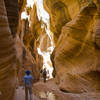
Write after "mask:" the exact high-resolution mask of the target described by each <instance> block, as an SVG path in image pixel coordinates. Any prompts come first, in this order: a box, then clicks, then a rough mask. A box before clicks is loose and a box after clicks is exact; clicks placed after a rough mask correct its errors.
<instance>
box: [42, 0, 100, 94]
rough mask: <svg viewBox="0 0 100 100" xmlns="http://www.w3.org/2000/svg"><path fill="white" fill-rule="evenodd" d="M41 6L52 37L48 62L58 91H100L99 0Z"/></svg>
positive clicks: (46, 1) (64, 0)
mask: <svg viewBox="0 0 100 100" xmlns="http://www.w3.org/2000/svg"><path fill="white" fill-rule="evenodd" d="M44 7H45V9H46V10H47V11H48V13H49V14H50V27H51V31H52V32H53V33H54V38H55V49H54V51H53V54H52V56H51V60H52V62H53V66H54V69H55V71H54V73H55V74H56V79H57V82H58V83H59V87H60V89H61V90H64V91H66V92H75V93H76V92H87V91H99V92H100V77H99V76H100V61H99V60H100V59H99V57H100V49H99V46H100V38H99V36H100V27H99V26H100V1H99V0H94V1H93V0H55V1H54V0H44ZM62 9H63V10H62ZM64 19H66V20H64ZM63 22H64V23H63ZM59 23H60V25H59ZM59 26H60V27H59ZM52 27H53V29H52ZM57 29H58V30H57ZM59 30H60V31H59ZM55 74H54V75H55Z"/></svg>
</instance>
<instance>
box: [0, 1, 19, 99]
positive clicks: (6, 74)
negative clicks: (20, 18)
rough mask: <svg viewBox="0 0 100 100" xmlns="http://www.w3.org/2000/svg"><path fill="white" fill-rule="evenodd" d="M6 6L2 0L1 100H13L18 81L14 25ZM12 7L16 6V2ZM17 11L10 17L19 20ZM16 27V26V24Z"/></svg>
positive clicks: (0, 11) (0, 5) (0, 7)
mask: <svg viewBox="0 0 100 100" xmlns="http://www.w3.org/2000/svg"><path fill="white" fill-rule="evenodd" d="M5 1H6V0H5ZM15 1H16V0H15ZM8 2H9V1H8ZM17 4H18V3H17V2H16V5H17ZM5 5H6V4H5V2H4V0H0V100H11V98H13V95H14V88H15V79H16V78H15V67H16V50H15V45H14V41H13V38H12V35H11V32H12V30H13V29H14V28H12V26H13V25H12V24H11V27H10V25H9V21H8V17H7V14H8V13H7V10H6V6H7V7H8V6H9V5H6V6H5ZM12 5H13V6H14V0H13V2H12ZM15 9H17V8H15ZM15 9H9V11H8V12H12V13H11V16H10V17H12V18H15V19H17V16H16V17H14V13H13V10H15ZM14 26H16V25H15V23H14ZM11 28H12V29H11ZM15 32H16V31H15Z"/></svg>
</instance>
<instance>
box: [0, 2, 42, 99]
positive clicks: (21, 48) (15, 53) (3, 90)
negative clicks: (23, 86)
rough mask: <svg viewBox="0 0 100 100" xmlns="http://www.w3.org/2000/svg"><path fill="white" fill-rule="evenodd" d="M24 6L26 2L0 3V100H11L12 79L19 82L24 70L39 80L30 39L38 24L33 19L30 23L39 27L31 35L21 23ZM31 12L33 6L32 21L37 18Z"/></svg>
mask: <svg viewBox="0 0 100 100" xmlns="http://www.w3.org/2000/svg"><path fill="white" fill-rule="evenodd" d="M18 3H19V5H18ZM25 4H26V0H23V1H22V0H21V1H20V0H0V38H1V39H0V100H13V96H14V90H15V88H16V77H18V80H19V83H21V82H22V79H23V76H24V74H25V70H26V69H30V70H31V72H32V74H33V75H34V78H35V79H36V80H38V79H39V75H40V67H42V62H43V60H42V57H41V56H40V55H38V53H37V44H38V43H36V41H37V38H36V39H35V37H34V36H35V34H36V33H37V31H38V30H40V29H41V28H40V26H41V25H40V24H39V23H40V22H39V21H36V20H34V21H33V23H35V25H36V26H38V25H39V27H38V28H36V29H35V32H34V30H32V31H31V29H30V28H29V22H28V21H27V20H21V12H22V11H23V9H24V7H25ZM35 10H36V7H34V11H33V13H34V14H33V15H32V17H33V18H34V17H37V16H36V11H35ZM18 15H19V16H18ZM37 20H38V19H37ZM35 21H36V22H35ZM40 31H41V30H40ZM26 34H27V35H26ZM25 37H27V38H28V41H27V38H25Z"/></svg>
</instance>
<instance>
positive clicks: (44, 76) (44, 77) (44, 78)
mask: <svg viewBox="0 0 100 100" xmlns="http://www.w3.org/2000/svg"><path fill="white" fill-rule="evenodd" d="M43 80H44V83H45V82H46V75H43Z"/></svg>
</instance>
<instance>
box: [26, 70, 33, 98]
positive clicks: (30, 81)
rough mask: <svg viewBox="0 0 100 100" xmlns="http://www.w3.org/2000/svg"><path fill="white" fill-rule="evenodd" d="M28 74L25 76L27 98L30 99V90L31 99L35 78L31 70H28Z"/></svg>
mask: <svg viewBox="0 0 100 100" xmlns="http://www.w3.org/2000/svg"><path fill="white" fill-rule="evenodd" d="M25 73H26V75H25V76H24V85H25V100H28V92H29V94H30V100H32V84H33V80H34V78H33V77H32V75H31V72H30V71H29V70H27V71H26V72H25Z"/></svg>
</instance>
